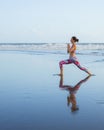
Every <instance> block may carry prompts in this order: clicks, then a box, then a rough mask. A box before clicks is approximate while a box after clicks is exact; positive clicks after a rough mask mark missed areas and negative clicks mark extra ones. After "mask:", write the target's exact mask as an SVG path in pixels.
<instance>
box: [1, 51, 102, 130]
mask: <svg viewBox="0 0 104 130" xmlns="http://www.w3.org/2000/svg"><path fill="white" fill-rule="evenodd" d="M58 52H59V53H58ZM79 52H80V51H79ZM84 52H85V51H84ZM89 52H90V53H89ZM97 52H98V53H95V51H93V52H92V51H91V50H90V51H88V50H87V51H86V54H82V53H81V52H80V53H78V54H77V57H78V59H79V61H80V63H81V64H82V65H83V66H84V67H86V68H88V69H89V70H90V71H91V72H92V73H93V74H95V75H96V76H91V77H88V75H87V74H86V73H85V72H83V71H81V70H79V69H78V68H77V67H76V66H75V65H73V64H70V65H65V66H64V76H63V79H61V77H60V76H57V74H58V73H59V61H60V60H63V59H67V58H68V55H67V54H66V53H65V52H64V51H61V50H60V51H57V52H56V51H50V50H49V51H42V50H41V51H39V50H38V51H27V50H26V51H16V50H15V51H13V50H12V51H11V50H10V51H8V50H6V51H2V50H1V51H0V72H1V73H0V84H1V85H0V117H1V118H0V130H23V129H24V130H58V129H60V130H69V129H70V130H81V129H83V130H93V129H94V130H103V129H104V123H103V122H104V112H103V110H104V94H103V93H104V85H103V82H104V78H103V75H104V69H103V66H104V56H103V55H96V54H99V50H98V51H97ZM86 79H87V80H86ZM78 83H79V84H78ZM60 84H61V85H60ZM77 84H78V87H76V85H77ZM66 86H67V87H69V88H66ZM70 86H71V88H70ZM74 87H75V89H73V88H74ZM71 94H73V96H74V105H76V107H77V109H72V102H71V100H70V102H68V97H70V95H71ZM72 100H73V99H72Z"/></svg>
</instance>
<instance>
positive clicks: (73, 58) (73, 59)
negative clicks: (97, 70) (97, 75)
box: [59, 36, 92, 75]
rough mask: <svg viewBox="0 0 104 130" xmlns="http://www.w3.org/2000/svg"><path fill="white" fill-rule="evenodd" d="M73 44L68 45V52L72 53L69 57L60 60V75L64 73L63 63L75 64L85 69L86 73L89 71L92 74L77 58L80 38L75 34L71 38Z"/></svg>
mask: <svg viewBox="0 0 104 130" xmlns="http://www.w3.org/2000/svg"><path fill="white" fill-rule="evenodd" d="M70 41H71V44H72V46H70V44H68V45H67V52H68V53H69V54H70V57H69V59H67V60H62V61H60V62H59V66H60V74H59V75H63V65H64V64H71V63H73V64H75V65H76V66H77V67H78V68H79V69H80V70H83V71H85V72H86V73H88V74H89V75H92V74H91V73H90V72H89V71H88V70H87V69H86V68H84V67H82V66H81V65H80V63H79V62H78V60H77V58H76V54H75V52H76V42H78V41H79V39H77V38H76V37H75V36H73V37H72V38H71V40H70Z"/></svg>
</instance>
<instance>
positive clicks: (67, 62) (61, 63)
mask: <svg viewBox="0 0 104 130" xmlns="http://www.w3.org/2000/svg"><path fill="white" fill-rule="evenodd" d="M71 63H72V61H71V60H70V59H68V60H62V61H60V62H59V66H60V75H63V65H64V64H71Z"/></svg>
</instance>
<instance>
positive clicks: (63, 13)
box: [0, 0, 104, 43]
mask: <svg viewBox="0 0 104 130" xmlns="http://www.w3.org/2000/svg"><path fill="white" fill-rule="evenodd" d="M72 35H75V36H77V37H78V38H79V39H80V42H104V0H0V42H49V43H50V42H59V43H63V42H65V43H66V42H68V41H69V39H70V37H71V36H72Z"/></svg>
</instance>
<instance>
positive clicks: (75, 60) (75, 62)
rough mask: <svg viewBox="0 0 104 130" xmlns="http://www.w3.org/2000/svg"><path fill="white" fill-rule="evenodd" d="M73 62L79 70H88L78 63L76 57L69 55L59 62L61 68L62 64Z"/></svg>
mask: <svg viewBox="0 0 104 130" xmlns="http://www.w3.org/2000/svg"><path fill="white" fill-rule="evenodd" d="M72 63H73V64H75V65H76V66H77V67H78V68H79V69H80V70H83V71H85V72H88V70H87V69H86V68H84V67H82V66H81V65H80V63H79V62H78V60H77V58H76V57H71V58H69V59H67V60H62V61H60V62H59V66H60V69H62V68H63V65H64V64H72Z"/></svg>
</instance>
